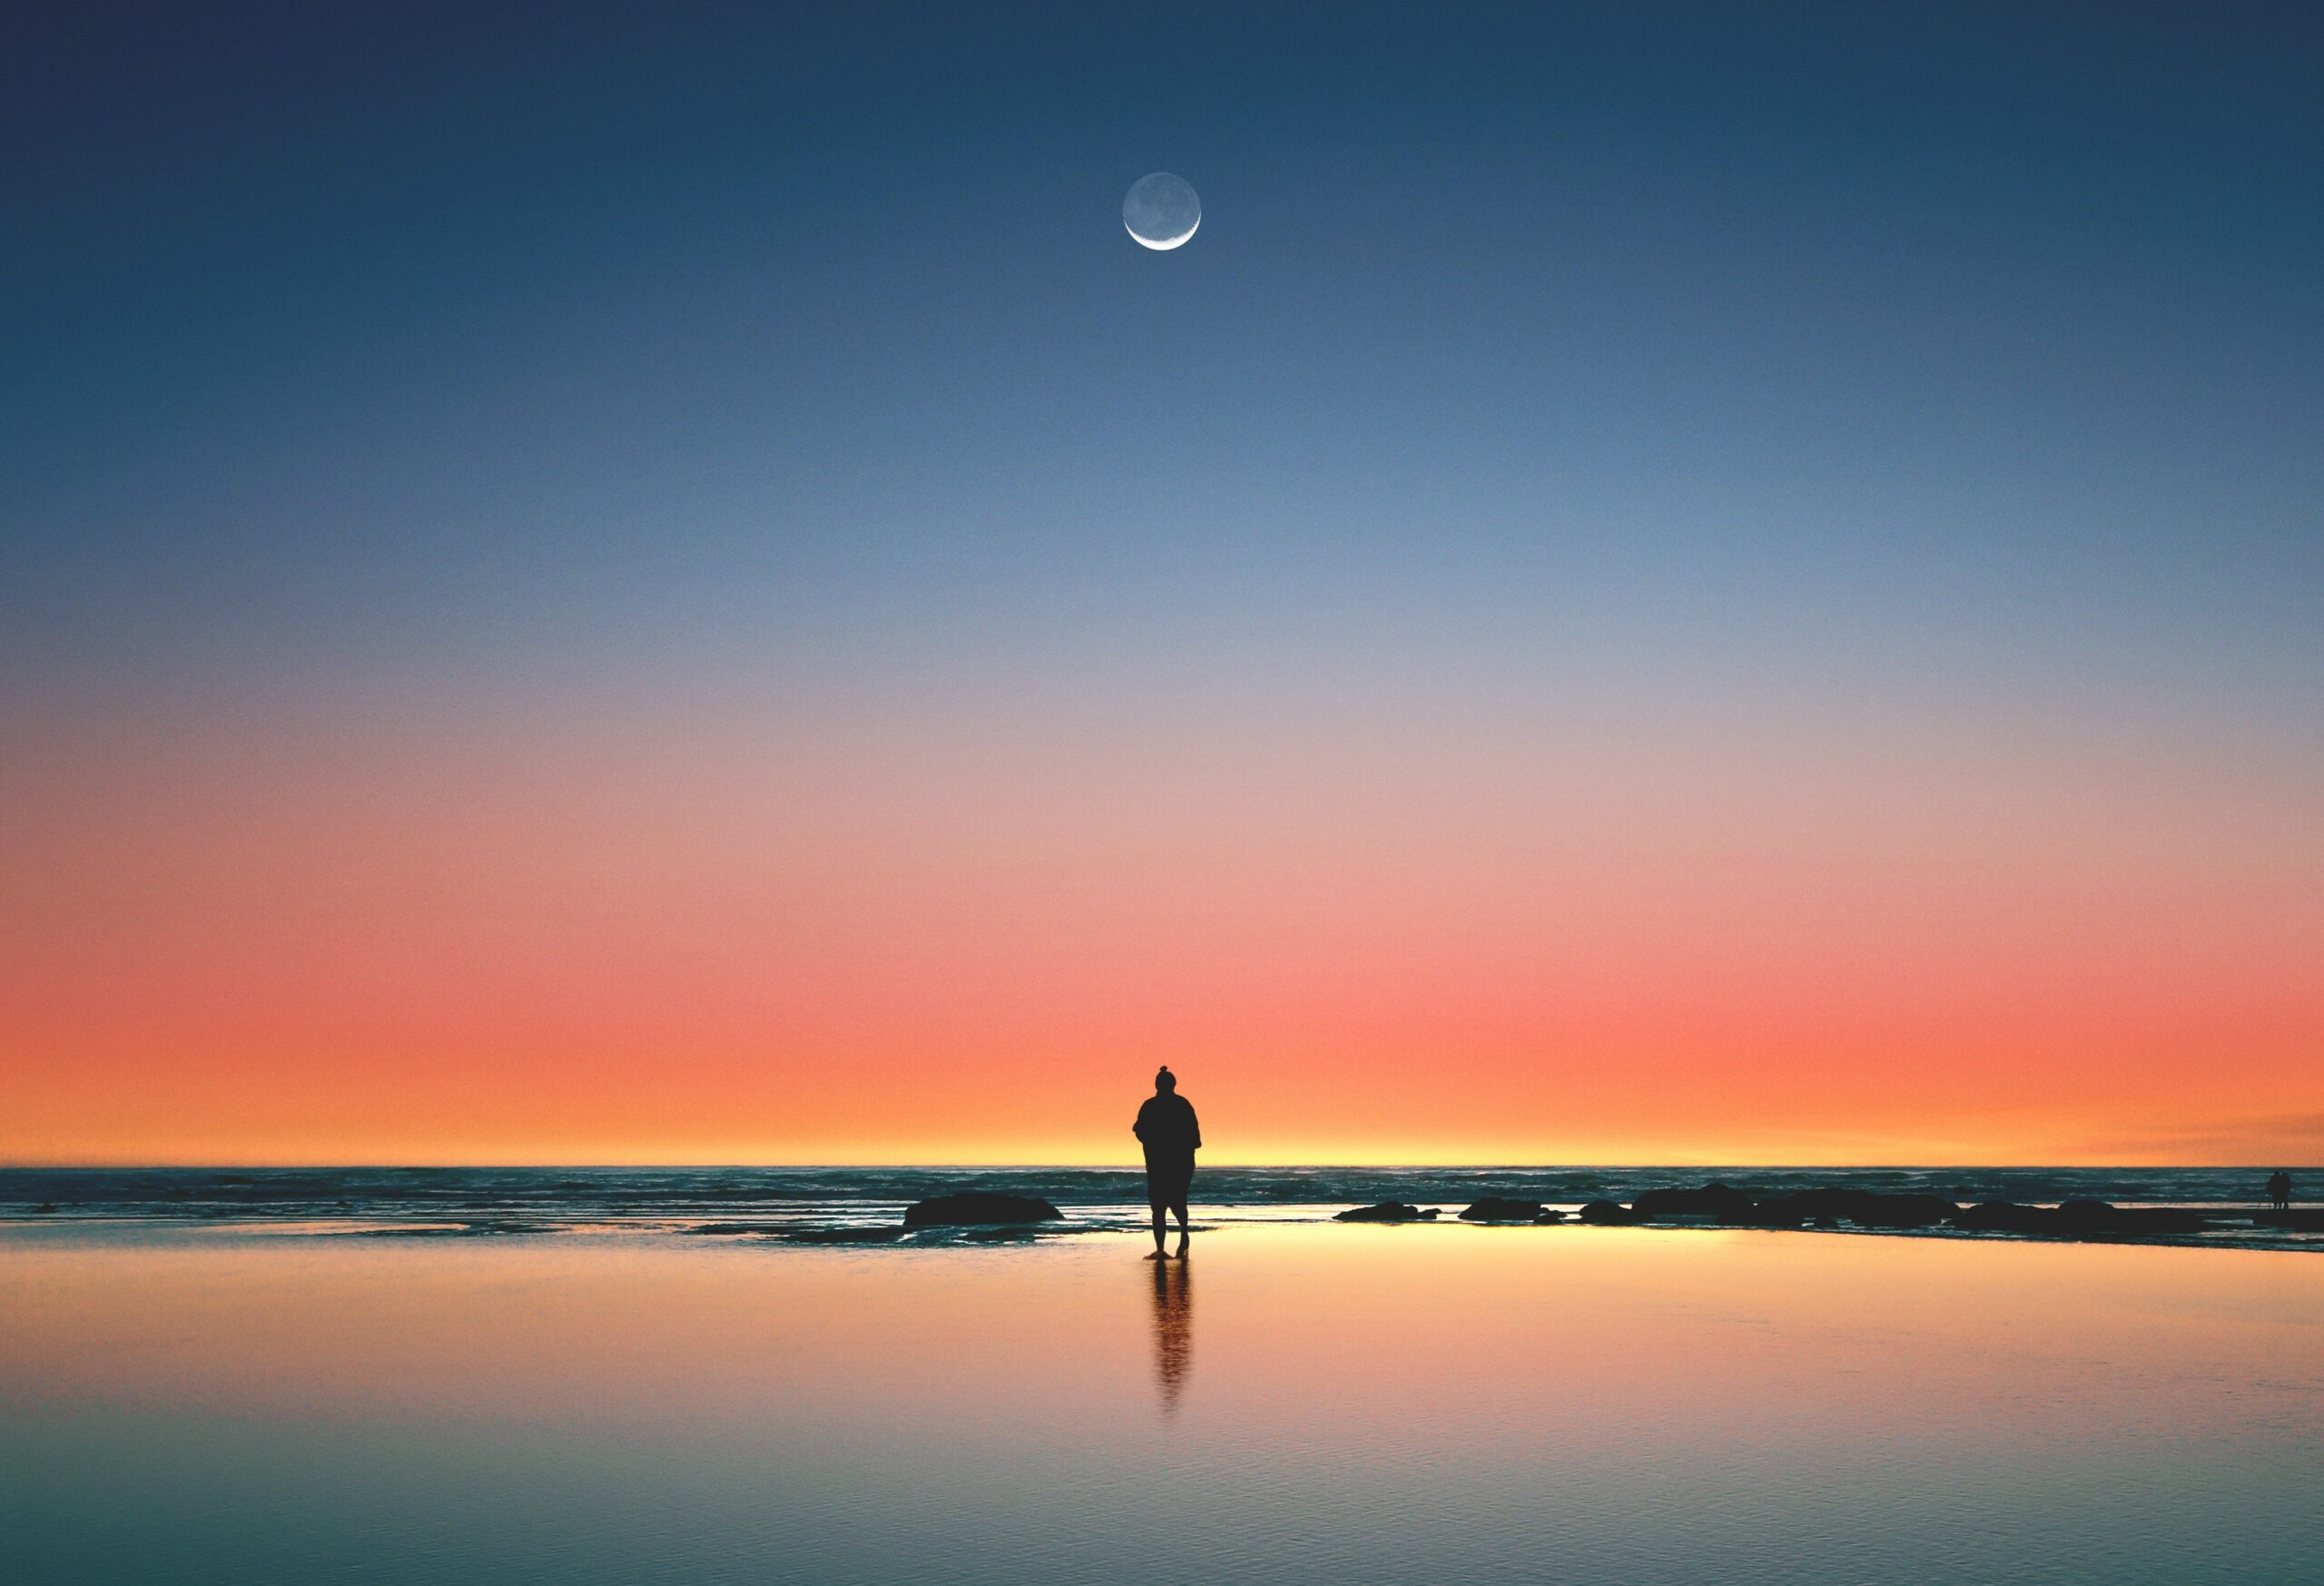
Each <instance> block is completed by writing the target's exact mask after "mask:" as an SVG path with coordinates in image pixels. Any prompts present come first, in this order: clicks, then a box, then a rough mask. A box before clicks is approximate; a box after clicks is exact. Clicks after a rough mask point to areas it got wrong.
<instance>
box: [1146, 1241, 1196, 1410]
mask: <svg viewBox="0 0 2324 1586" xmlns="http://www.w3.org/2000/svg"><path fill="white" fill-rule="evenodd" d="M1194 1331H1195V1269H1194V1267H1193V1266H1192V1265H1191V1264H1189V1263H1187V1262H1184V1261H1181V1262H1179V1263H1178V1264H1177V1266H1171V1265H1170V1264H1169V1263H1168V1262H1167V1261H1157V1262H1156V1263H1155V1264H1154V1381H1155V1385H1156V1386H1157V1387H1159V1388H1160V1389H1161V1390H1162V1413H1163V1414H1165V1415H1168V1414H1174V1413H1176V1412H1177V1408H1178V1395H1179V1394H1181V1393H1183V1392H1185V1391H1186V1386H1187V1365H1188V1364H1191V1363H1192V1361H1193V1359H1194Z"/></svg>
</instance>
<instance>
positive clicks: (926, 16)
mask: <svg viewBox="0 0 2324 1586" xmlns="http://www.w3.org/2000/svg"><path fill="white" fill-rule="evenodd" d="M1765 9H1766V10H1767V11H1768V13H1771V15H1754V10H1755V8H1748V7H1739V6H1716V7H1706V8H1700V9H1698V8H1694V7H1686V6H1655V5H1604V6H1590V7H1587V8H1578V9H1574V10H1571V11H1566V10H1560V9H1557V8H1554V7H1550V6H1544V5H1522V6H1509V7H1482V8H1479V7H1463V6H1459V5H1425V6H1423V5H1409V6H1402V7H1373V6H1366V5H1333V6H1330V7H1312V6H1271V5H1253V4H1250V3H1249V0H1240V3H1238V4H1235V5H1225V6H1220V7H1216V8H1209V7H1203V6H1192V5H1173V6H1136V5H1103V6H1099V5H1076V6H1068V5H1042V6H1016V5H978V6H973V7H960V6H935V5H926V6H912V7H884V6H880V5H863V4H848V5H829V6H824V7H820V8H813V9H809V8H804V7H798V8H781V7H773V6H751V7H736V8H734V9H731V10H728V9H722V8H717V7H710V6H692V7H682V8H681V7H638V8H635V9H634V10H616V9H612V8H606V9H596V8H588V7H582V6H576V5H558V6H554V7H543V8H540V9H538V10H537V11H535V10H527V9H526V8H522V7H517V6H508V5H501V6H489V7H479V6H473V5H460V6H445V7H440V8H439V7H430V6H426V5H410V4H399V5H392V6H379V7H367V6H359V5H326V6H316V5H296V6H283V7H280V8H243V7H234V6H226V5H219V6H212V5H202V6H183V5H174V6H159V7H154V8H153V9H152V10H151V11H144V10H141V9H139V8H136V7H131V6H82V5H18V6H12V7H10V8H9V9H8V10H7V11H6V12H5V15H0V741H5V754H0V1159H6V1160H14V1161H59V1160H64V1161H76V1160H78V1161H89V1160H114V1161H118V1160H133V1159H134V1160H173V1161H186V1162H197V1161H246V1162H260V1161H320V1160H372V1161H377V1160H389V1161H457V1160H495V1161H584V1160H607V1161H635V1160H662V1161H689V1160H721V1161H754V1160H769V1161H794V1162H795V1161H847V1160H874V1161H879V1160H916V1161H957V1162H970V1161H995V1160H1026V1159H1037V1160H1049V1161H1110V1160H1121V1159H1123V1158H1124V1157H1126V1156H1127V1155H1128V1152H1126V1151H1125V1149H1124V1148H1125V1147H1126V1146H1128V1145H1129V1144H1130V1142H1129V1141H1128V1136H1127V1133H1126V1130H1127V1128H1128V1122H1129V1118H1130V1114H1131V1112H1132V1110H1133V1108H1135V1105H1136V1103H1137V1099H1138V1098H1139V1097H1140V1095H1141V1094H1142V1093H1143V1092H1144V1090H1145V1088H1146V1083H1147V1078H1148V1076H1149V1075H1150V1073H1151V1070H1152V1068H1153V1066H1154V1064H1155V1063H1156V1062H1157V1060H1167V1061H1168V1062H1170V1063H1171V1064H1172V1065H1173V1066H1174V1067H1175V1068H1176V1069H1177V1070H1178V1071H1179V1072H1180V1073H1181V1075H1182V1076H1183V1077H1184V1079H1185V1083H1186V1088H1187V1092H1188V1094H1189V1095H1191V1096H1192V1097H1193V1098H1195V1099H1196V1102H1197V1104H1198V1105H1199V1106H1200V1107H1201V1108H1202V1109H1203V1113H1204V1120H1205V1132H1206V1137H1207V1138H1208V1139H1209V1141H1210V1146H1211V1149H1210V1150H1209V1152H1208V1153H1207V1155H1208V1156H1209V1157H1214V1158H1216V1159H1218V1160H1222V1161H1285V1160H1301V1159H1305V1160H1331V1161H1399V1160H1415V1161H1588V1160H1600V1161H1605V1160H1631V1161H1640V1160H1664V1161H1672V1160H1680V1161H1683V1160H1714V1161H1716V1160H1726V1161H1738V1160H1740V1161H1749V1160H1789V1161H1803V1162H1804V1161H1824V1162H1866V1161H2008V1160H2017V1161H2026V1160H2034V1161H2100V1160H2102V1161H2122V1162H2133V1161H2261V1160H2270V1161H2272V1160H2273V1159H2276V1158H2287V1159H2295V1160H2308V1161H2313V1160H2316V1159H2318V1158H2319V1157H2324V20H2319V13H2318V12H2317V11H2316V10H2315V9H2314V8H2313V7H2309V6H2284V7H2270V6H2264V5H2236V6H2231V7H2223V6H2202V5H2184V6H2178V7H2167V8H2158V9H2149V8H2143V7H2137V6H2128V5H2124V6H2108V7H2090V6H2068V5H2059V6H2026V5H2014V4H2013V5H1997V6H1991V7H1979V6H1973V5H1910V6H1904V5H1898V6H1880V5H1847V6H1842V7H1836V8H1833V9H1830V10H1818V9H1816V8H1813V7H1808V6H1804V5H1787V6H1782V7H1769V8H1765ZM1154 170H1169V171H1175V172H1178V173H1180V174H1182V175H1184V176H1185V177H1187V179H1188V180H1189V181H1191V182H1193V183H1194V184H1195V186H1196V188H1197V189H1199V191H1200V192H1201V194H1202V198H1203V203H1204V212H1205V219H1204V223H1203V228H1202V230H1201V231H1200V233H1199V234H1198V235H1197V236H1196V238H1195V240H1194V241H1193V242H1192V243H1190V244H1189V245H1187V247H1185V248H1183V249H1181V250H1179V251H1176V252H1172V253H1167V254H1157V253H1151V252H1147V251H1144V250H1141V249H1139V248H1137V246H1135V245H1134V244H1133V243H1131V241H1129V240H1128V237H1126V236H1125V235H1124V234H1123V231H1122V229H1121V226H1120V223H1119V204H1120V202H1121V197H1122V193H1123V192H1124V191H1125V190H1126V189H1127V188H1128V185H1129V184H1130V182H1133V181H1135V180H1136V179H1137V177H1139V176H1140V175H1143V174H1144V173H1146V172H1149V171H1154Z"/></svg>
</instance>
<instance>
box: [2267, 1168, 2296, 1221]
mask: <svg viewBox="0 0 2324 1586" xmlns="http://www.w3.org/2000/svg"><path fill="white" fill-rule="evenodd" d="M2268 1204H2270V1206H2272V1207H2275V1208H2276V1209H2277V1210H2278V1211H2290V1209H2291V1175H2290V1174H2289V1173H2287V1172H2285V1171H2284V1170H2283V1169H2282V1168H2280V1167H2279V1168H2277V1169H2276V1171H2275V1172H2274V1173H2273V1174H2272V1175H2270V1177H2269V1179H2268Z"/></svg>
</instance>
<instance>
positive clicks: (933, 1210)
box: [904, 1191, 1065, 1228]
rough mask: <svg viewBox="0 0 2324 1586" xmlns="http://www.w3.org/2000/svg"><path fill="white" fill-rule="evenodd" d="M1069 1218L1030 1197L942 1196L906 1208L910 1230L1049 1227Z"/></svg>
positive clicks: (981, 1194) (1041, 1201) (976, 1194)
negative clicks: (1013, 1225)
mask: <svg viewBox="0 0 2324 1586" xmlns="http://www.w3.org/2000/svg"><path fill="white" fill-rule="evenodd" d="M1064 1216H1065V1214H1064V1213H1063V1212H1061V1211H1059V1210H1058V1209H1057V1207H1053V1206H1051V1205H1050V1204H1049V1202H1048V1201H1045V1200H1040V1199H1037V1198H1036V1197H1032V1196H1029V1195H994V1194H990V1193H989V1192H985V1191H971V1192H970V1193H969V1194H966V1195H940V1196H938V1197H935V1198H934V1199H933V1200H923V1201H918V1202H915V1203H914V1204H913V1205H911V1206H910V1207H905V1208H904V1226H905V1227H907V1228H958V1227H980V1226H993V1225H996V1224H1002V1223H1046V1222H1050V1221H1053V1220H1055V1219H1058V1218H1061V1217H1064Z"/></svg>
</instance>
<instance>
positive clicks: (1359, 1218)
mask: <svg viewBox="0 0 2324 1586" xmlns="http://www.w3.org/2000/svg"><path fill="white" fill-rule="evenodd" d="M1460 1215H1461V1220H1462V1222H1468V1223H1535V1224H1539V1223H1558V1222H1563V1221H1564V1220H1565V1214H1564V1213H1563V1212H1562V1211H1560V1210H1558V1209H1557V1208H1556V1207H1543V1206H1541V1204H1540V1203H1539V1202H1537V1201H1530V1200H1513V1199H1507V1198H1504V1197H1500V1196H1487V1197H1484V1198H1482V1199H1481V1200H1478V1201H1474V1202H1472V1203H1471V1205H1470V1206H1469V1207H1468V1208H1467V1209H1466V1210H1464V1211H1462V1213H1461V1214H1460ZM2311 1215H2313V1216H2315V1217H2316V1219H2317V1220H2316V1223H2315V1224H2314V1225H2310V1224H2309V1223H2308V1222H2307V1221H2306V1219H2307V1218H2308V1217H2310V1216H2311ZM1436 1216H1437V1212H1436V1210H1435V1208H1434V1207H1430V1208H1427V1209H1425V1210H1423V1208H1422V1207H1416V1206H1407V1205H1405V1204H1404V1203H1403V1202H1401V1201H1383V1202H1381V1203H1380V1204H1379V1205H1377V1206H1365V1207H1354V1208H1352V1209H1350V1210H1347V1211H1344V1212H1341V1213H1340V1214H1339V1217H1338V1220H1339V1221H1341V1222H1344V1223H1417V1222H1429V1221H1433V1220H1434V1218H1435V1217H1436ZM2293 1219H2300V1220H2299V1221H2294V1220H2293ZM1576 1220H1577V1221H1580V1222H1582V1223H1587V1224H1590V1225H1592V1226H1600V1227H1609V1226H1630V1225H1636V1224H1643V1223H1682V1224H1697V1225H1702V1226H1716V1227H1727V1228H1838V1227H1842V1226H1848V1227H1856V1228H1877V1229H1887V1230H1899V1229H1913V1228H1943V1227H1950V1228H1955V1229H1958V1230H1960V1231H1961V1232H1963V1233H1970V1234H1987V1233H2000V1234H2047V1235H2052V1236H2058V1237H2063V1238H2073V1239H2087V1238H2104V1237H2108V1236H2154V1235H2175V1234H2200V1233H2201V1232H2203V1231H2204V1230H2205V1229H2206V1228H2209V1227H2211V1226H2213V1219H2212V1218H2211V1217H2206V1216H2205V1215H2204V1214H2203V1213H2201V1212H2198V1211H2187V1210H2183V1209H2181V1208H2179V1207H2118V1206H2115V1205H2114V1204H2112V1202H2111V1201H2103V1200H2069V1201H2066V1202H2065V1203H2063V1205H2060V1206H2055V1207H2041V1206H2019V1205H2017V1204H2016V1203H2014V1202H2013V1201H2001V1200H1989V1201H1985V1202H1983V1203H1981V1204H1980V1205H1977V1206H1973V1207H1966V1208H1964V1207H1962V1206H1961V1205H1960V1203H1959V1202H1957V1201H1953V1200H1948V1199H1946V1198H1945V1197H1943V1196H1941V1195H1911V1194H1896V1195H1889V1194H1883V1193H1881V1192H1880V1191H1877V1190H1871V1189H1846V1188H1832V1189H1804V1190H1799V1191H1796V1192H1794V1193H1792V1194H1789V1195H1754V1194H1752V1193H1751V1192H1750V1191H1748V1190H1744V1189H1738V1188H1737V1187H1734V1186H1733V1185H1730V1184H1717V1183H1713V1184H1705V1185H1701V1186H1699V1187H1694V1188H1687V1189H1649V1190H1646V1191H1643V1192H1642V1193H1640V1195H1639V1196H1637V1197H1635V1198H1634V1199H1632V1200H1631V1202H1630V1204H1629V1205H1628V1206H1624V1205H1623V1204H1622V1203H1621V1202H1620V1201H1615V1200H1593V1201H1591V1202H1590V1203H1589V1204H1588V1205H1586V1206H1584V1207H1582V1208H1581V1211H1580V1212H1578V1213H1577V1214H1576ZM2252 1220H2253V1221H2254V1222H2255V1223H2262V1224H2265V1225H2266V1226H2282V1227H2303V1226H2319V1227H2324V1214H2308V1213H2301V1212H2279V1213H2275V1214H2272V1216H2271V1217H2255V1218H2253V1219H2252Z"/></svg>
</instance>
